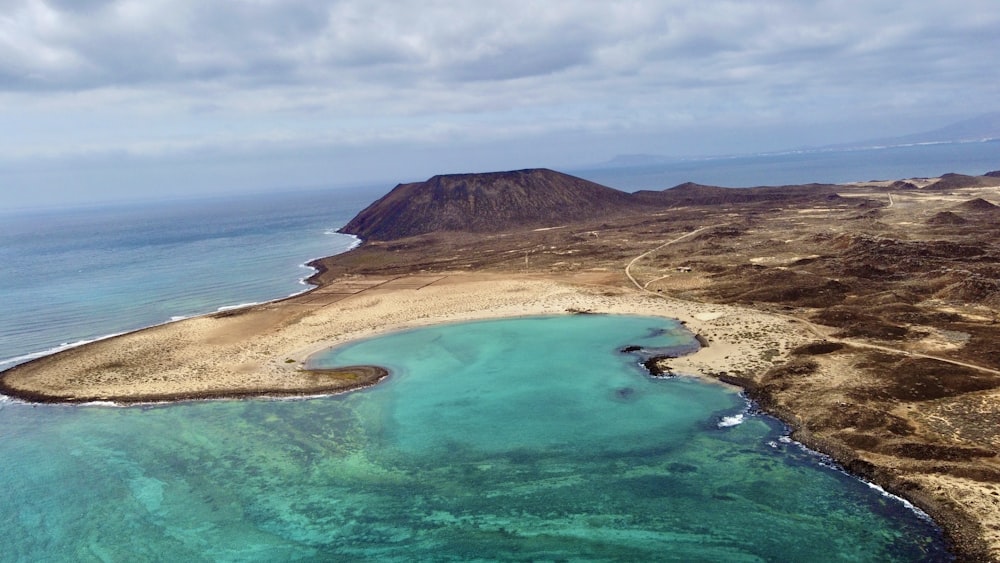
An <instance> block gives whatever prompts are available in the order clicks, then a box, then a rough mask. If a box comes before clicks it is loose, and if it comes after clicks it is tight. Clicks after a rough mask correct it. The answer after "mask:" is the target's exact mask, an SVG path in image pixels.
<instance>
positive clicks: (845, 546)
mask: <svg viewBox="0 0 1000 563" xmlns="http://www.w3.org/2000/svg"><path fill="white" fill-rule="evenodd" d="M626 345H639V346H643V347H646V348H654V347H656V348H660V349H667V350H669V349H671V348H679V349H682V348H686V347H690V346H691V335H690V333H688V332H687V331H686V330H685V329H684V328H683V327H682V326H680V325H679V324H677V323H673V322H671V321H667V320H664V319H659V318H646V317H619V316H603V315H579V316H562V317H540V318H523V319H511V320H501V321H488V322H477V323H465V324H454V325H441V326H434V327H429V328H422V329H419V330H412V331H407V332H400V333H395V334H390V335H387V336H382V337H379V338H374V339H370V340H365V341H359V342H355V343H352V344H349V345H346V346H343V347H340V348H337V349H334V350H331V351H328V352H326V353H324V354H322V355H321V356H319V357H317V358H315V360H314V362H315V363H316V364H317V365H324V366H328V365H338V364H354V363H374V364H380V365H384V366H386V367H389V368H390V369H391V370H392V375H391V377H389V378H388V379H387V380H386V381H385V382H383V383H382V384H380V385H378V386H375V387H372V388H370V389H366V390H363V391H358V392H354V393H348V394H344V395H339V396H333V397H324V398H315V399H308V400H294V401H263V400H248V401H217V402H199V403H184V404H175V405H160V406H148V407H129V408H114V407H102V406H85V407H66V406H45V405H37V406H35V405H25V404H21V403H16V402H9V401H8V402H4V403H0V456H2V458H0V459H3V460H4V462H3V463H4V466H3V471H2V473H0V507H2V508H3V512H2V520H0V537H3V538H5V541H4V543H5V546H4V547H3V553H2V555H0V559H9V560H25V561H28V560H31V561H35V560H84V561H86V560H93V561H97V560H104V561H116V560H117V561H124V560H172V561H176V560H190V561H197V560H240V561H246V560H356V559H361V560H380V561H382V560H386V561H388V560H401V561H402V560H462V561H465V560H476V559H505V560H660V561H663V560H677V561H827V560H842V561H927V560H949V559H950V555H949V554H948V553H947V551H946V549H945V546H944V542H943V541H942V538H941V534H940V532H939V530H938V529H937V528H936V527H935V526H934V525H933V524H932V523H930V522H928V521H927V520H926V519H925V518H922V517H920V516H919V515H917V514H916V513H914V512H913V511H911V510H909V509H907V508H906V506H904V504H903V503H902V502H901V501H899V500H898V499H895V498H892V497H888V496H885V495H883V494H881V493H880V492H879V491H877V490H874V489H872V488H871V487H869V486H868V485H866V484H865V483H863V482H861V481H858V480H856V479H854V478H852V477H850V476H848V475H845V474H844V473H842V472H840V471H838V470H836V469H835V468H832V467H830V466H829V465H828V464H826V463H824V462H823V458H821V457H819V456H817V455H815V454H812V453H810V452H808V451H806V450H804V449H802V448H800V447H798V446H797V445H795V444H794V443H791V442H790V441H788V440H787V439H782V437H783V432H784V429H783V427H782V426H781V424H780V423H778V422H777V421H775V420H773V419H770V418H768V417H764V416H758V415H750V414H747V415H746V416H745V417H744V418H743V421H742V423H740V424H733V425H727V424H726V423H732V422H736V421H738V420H739V417H737V416H736V415H739V414H741V413H743V412H744V411H745V409H746V403H745V401H744V400H743V399H742V398H741V397H740V396H739V395H738V394H737V393H736V392H734V391H732V390H730V389H727V388H723V387H721V386H717V385H710V384H706V383H703V382H700V381H697V380H694V379H688V378H673V379H665V380H664V379H653V378H650V377H649V376H648V375H646V374H645V373H644V371H643V370H642V369H641V367H640V366H639V365H638V363H637V362H638V358H637V357H636V356H635V355H632V354H624V353H621V352H620V349H621V348H623V347H624V346H626ZM723 422H725V423H723ZM720 423H723V424H720Z"/></svg>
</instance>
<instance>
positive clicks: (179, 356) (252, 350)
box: [0, 271, 806, 404]
mask: <svg viewBox="0 0 1000 563" xmlns="http://www.w3.org/2000/svg"><path fill="white" fill-rule="evenodd" d="M321 273H322V272H321V271H320V272H317V274H316V276H317V277H318V276H319V275H321ZM429 278H432V279H429ZM429 278H428V277H427V276H400V277H397V278H395V279H393V280H384V279H374V280H372V279H366V278H360V277H359V278H356V279H355V280H354V282H355V283H356V284H360V285H370V286H371V287H370V288H367V289H364V290H362V291H358V292H356V293H351V294H347V293H338V292H335V291H330V287H331V286H330V285H325V286H319V287H317V288H315V289H312V290H310V291H308V292H306V293H302V294H299V295H296V296H292V297H286V298H282V299H278V300H275V301H271V302H267V303H262V304H259V305H253V306H249V307H244V308H240V309H230V310H225V311H219V312H216V313H210V314H207V315H202V316H198V317H190V318H187V319H182V320H179V321H173V322H169V323H164V324H160V325H155V326H152V327H148V328H145V329H141V330H137V331H134V332H130V333H126V334H123V335H118V336H115V337H112V338H106V339H102V340H96V341H93V342H90V343H87V344H84V345H81V346H77V347H74V348H69V349H66V350H63V351H60V352H58V353H56V354H52V355H48V356H43V357H41V358H37V359H34V360H31V361H29V362H26V363H23V364H19V365H17V366H14V367H12V368H10V369H8V370H6V371H4V372H0V373H2V378H0V392H2V393H4V394H6V395H10V396H12V397H15V398H21V399H26V400H29V401H35V402H63V403H79V402H91V401H111V402H118V403H123V404H124V403H135V402H149V401H165V400H190V399H196V398H222V397H232V398H240V397H261V396H294V395H313V394H324V393H329V392H334V391H343V390H348V389H350V388H353V386H352V385H351V383H350V382H348V381H340V382H338V383H336V384H331V383H329V382H319V381H316V379H315V378H314V377H313V376H311V375H310V374H311V373H313V372H311V370H308V369H306V368H305V365H306V362H307V360H308V358H309V356H311V355H312V354H314V353H316V352H318V351H320V350H323V349H326V348H330V347H332V346H336V345H338V344H342V343H344V342H347V341H350V340H355V339H358V338H364V337H370V336H376V335H379V334H383V333H387V332H393V331H396V330H402V329H407V328H416V327H420V326H426V325H430V324H437V323H442V322H458V321H466V320H477V319H490V318H505V317H516V316H531V315H547V314H566V313H570V312H593V313H610V314H640V315H641V314H650V315H654V316H661V317H665V318H672V319H678V320H680V321H682V322H683V323H684V324H685V325H687V327H688V328H689V329H690V330H691V331H692V332H693V333H694V334H696V335H699V336H701V337H702V338H707V339H708V340H709V341H711V345H710V346H709V347H703V348H702V349H701V350H699V351H698V352H696V353H695V354H692V355H690V356H684V357H681V358H676V359H671V360H670V367H671V370H672V371H675V372H677V373H682V374H686V375H700V374H705V373H718V372H734V371H740V370H744V369H752V368H753V366H762V365H763V363H764V360H762V359H761V358H760V356H761V354H762V352H764V350H763V349H761V345H759V344H755V343H753V342H751V341H745V342H729V341H727V339H726V338H724V337H723V334H722V332H720V330H721V326H719V322H718V321H719V319H722V318H725V317H732V316H734V315H743V316H747V315H749V317H748V318H747V319H746V320H745V321H744V324H745V323H750V324H752V325H753V326H755V327H760V328H762V329H763V328H765V327H767V328H768V329H769V330H770V331H775V330H778V329H779V328H780V327H782V326H783V325H784V324H787V323H785V321H783V320H782V319H779V318H775V319H770V320H768V319H766V318H765V317H766V315H765V314H763V313H759V312H753V311H737V310H736V308H734V307H730V306H724V305H703V304H695V303H691V302H687V301H681V300H676V301H670V302H664V300H663V299H662V298H656V297H650V296H643V295H639V294H637V293H634V292H631V291H630V290H627V289H624V288H610V287H607V286H597V287H588V286H587V285H576V284H574V283H572V282H570V283H566V282H564V281H559V280H556V279H553V277H552V276H538V275H535V276H532V275H523V276H512V275H509V274H503V275H496V274H463V273H458V274H449V275H435V276H430V277H429ZM376 282H377V283H376ZM425 282H429V283H425ZM334 285H335V284H334ZM415 285H419V286H421V287H419V289H413V287H414V286H415ZM702 319H709V320H702ZM313 327H315V328H316V329H317V330H312V328H313ZM716 333H718V334H716ZM792 334H794V331H788V335H789V341H788V343H787V344H786V345H785V348H786V349H790V348H791V347H793V346H794V344H796V343H801V341H803V338H805V337H806V335H801V336H797V337H796V336H792ZM729 340H732V339H729ZM162 342H169V345H168V346H166V347H163V346H161V343H162ZM755 356H756V359H755ZM366 381H368V380H367V379H366Z"/></svg>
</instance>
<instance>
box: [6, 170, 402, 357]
mask: <svg viewBox="0 0 1000 563" xmlns="http://www.w3.org/2000/svg"><path fill="white" fill-rule="evenodd" d="M383 191H384V190H383ZM380 195H381V192H379V191H378V190H361V189H347V190H344V191H316V192H296V193H291V194H289V193H282V194H268V195H254V196H242V197H238V198H233V197H228V198H222V197H218V198H203V199H197V200H188V201H175V202H166V203H162V202H161V203H155V204H150V203H144V204H132V205H122V206H113V207H99V208H82V209H81V208H76V209H54V210H48V211H35V212H31V213H19V214H10V213H8V214H4V215H0V264H2V265H3V268H2V269H0V296H2V300H0V319H2V322H0V369H4V368H8V367H11V366H12V365H15V364H17V363H20V362H23V361H26V360H29V359H31V358H33V357H37V356H38V355H40V354H44V353H47V352H50V351H54V350H58V349H60V348H63V347H66V346H68V345H73V344H78V343H81V342H85V341H88V340H93V339H95V338H100V337H103V336H107V335H110V334H115V333H120V332H124V331H129V330H135V329H138V328H143V327H146V326H151V325H155V324H160V323H164V322H168V321H170V320H176V319H178V318H182V317H186V316H191V315H198V314H204V313H210V312H214V311H216V310H218V309H219V308H224V307H232V306H236V305H240V304H246V303H255V302H261V301H268V300H272V299H278V298H282V297H287V296H289V295H291V294H294V293H297V292H301V291H304V290H306V289H307V286H306V285H305V284H304V283H303V282H302V280H304V279H305V278H306V277H308V276H309V275H310V274H311V273H312V272H313V270H311V269H310V268H307V267H306V266H305V263H306V262H308V261H309V260H311V259H313V258H319V257H322V256H329V255H331V254H337V253H340V252H343V251H345V250H347V249H348V248H350V247H351V246H352V245H354V244H356V242H357V241H356V239H354V238H353V237H350V236H347V235H342V234H338V233H336V232H335V230H336V229H337V228H339V227H341V226H342V225H343V224H344V223H346V222H347V221H348V220H349V219H350V218H351V217H353V216H354V215H355V214H356V213H357V212H358V211H359V210H360V209H362V208H363V207H364V206H365V205H367V204H368V203H370V202H371V200H372V199H374V198H377V197H379V196H380Z"/></svg>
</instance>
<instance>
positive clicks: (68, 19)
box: [0, 0, 1000, 160]
mask: <svg viewBox="0 0 1000 563" xmlns="http://www.w3.org/2000/svg"><path fill="white" fill-rule="evenodd" d="M0 14H3V15H0V131H2V133H0V157H3V158H6V159H7V160H10V159H18V158H30V157H32V156H38V155H48V157H53V156H54V155H55V156H58V155H71V154H74V153H81V154H93V153H94V152H101V151H104V152H106V153H108V154H114V153H115V151H118V152H122V153H124V154H142V155H155V154H170V155H175V154H179V153H183V152H184V151H189V152H195V151H204V150H207V149H208V148H209V147H215V148H216V149H217V150H230V149H233V150H247V151H249V150H257V149H259V150H270V149H273V148H274V147H275V146H277V145H280V146H301V147H308V146H313V147H326V148H327V149H329V150H336V148H337V147H344V146H347V147H360V146H371V147H377V146H388V145H389V144H395V145H407V146H410V147H418V146H420V145H421V143H431V144H436V145H440V146H446V145H448V144H449V143H456V144H468V143H475V142H482V143H489V142H493V141H496V142H502V141H511V142H513V140H514V139H517V138H518V137H519V136H521V137H522V138H523V139H525V140H526V141H525V142H531V139H536V138H545V136H546V135H562V134H567V133H568V132H573V131H576V132H579V134H580V135H597V136H601V135H603V137H602V138H615V137H619V138H622V139H623V142H625V141H624V139H626V138H627V137H628V136H629V135H632V136H633V137H634V138H639V137H640V136H643V137H642V138H647V137H648V138H654V137H655V138H669V136H670V135H671V134H672V133H674V132H684V131H690V130H691V129H692V128H693V127H701V128H703V129H704V130H705V131H712V130H713V128H714V130H717V131H718V136H719V138H726V135H727V133H726V130H727V129H731V128H733V127H734V126H735V127H740V128H744V129H750V128H752V127H753V126H755V125H759V126H760V127H762V128H766V129H767V130H768V131H780V130H782V127H786V126H787V127H786V128H787V129H788V130H789V131H792V130H794V129H796V128H797V129H798V130H802V129H803V128H805V127H808V126H810V125H811V124H823V123H825V124H827V125H829V124H835V123H844V124H845V125H844V126H845V127H847V126H849V125H850V124H855V125H859V124H860V125H864V124H866V123H870V122H873V121H877V120H878V119H888V120H895V121H897V122H902V121H905V118H907V117H908V116H935V115H937V116H956V115H959V114H963V113H965V114H968V113H976V112H980V111H981V112H984V113H985V112H987V111H995V110H997V109H998V107H997V102H996V101H995V100H997V99H1000V83H998V82H997V81H995V80H992V76H993V74H995V70H994V69H993V66H994V64H995V63H994V62H993V59H994V58H995V57H996V53H998V52H1000V34H997V33H996V32H995V30H996V29H997V27H998V24H1000V4H998V3H997V2H996V1H995V0H953V1H951V2H948V3H943V2H939V1H938V0H914V1H911V2H906V3H901V2H898V0H864V1H862V0H838V1H830V0H812V1H802V0H757V1H754V2H749V1H743V0H701V1H695V0H620V1H598V0H575V1H569V0H547V1H544V2H539V1H529V0H505V1H498V2H491V3H473V2H471V1H462V0H451V1H447V0H422V1H416V0H396V1H392V2H376V1H372V0H341V1H335V2H328V1H319V0H281V1H276V0H275V1H268V0H218V1H212V2H205V1H202V0H169V1H168V0H107V1H102V0H0ZM870 127H873V126H872V125H870ZM863 134H867V132H864V133H862V132H861V129H859V133H858V135H863ZM706 138H707V137H706ZM787 139H788V140H787V143H788V144H789V145H794V144H797V141H796V140H795V136H794V133H792V132H789V133H787ZM841 140H843V139H841ZM234 147H235V148H234ZM546 149H547V150H548V149H551V147H546ZM567 150H569V148H567ZM608 150H609V152H610V153H612V154H613V152H614V150H615V149H614V148H609V149H608ZM648 150H649V152H656V151H661V150H667V151H670V150H704V149H703V147H692V146H689V145H688V146H686V145H685V144H684V143H683V142H678V143H676V145H675V146H666V147H659V146H658V147H650V148H649V149H648ZM567 158H568V157H567Z"/></svg>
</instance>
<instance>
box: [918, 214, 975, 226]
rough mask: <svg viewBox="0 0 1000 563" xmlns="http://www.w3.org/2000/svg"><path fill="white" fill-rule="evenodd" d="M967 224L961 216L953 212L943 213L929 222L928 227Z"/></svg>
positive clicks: (936, 215)
mask: <svg viewBox="0 0 1000 563" xmlns="http://www.w3.org/2000/svg"><path fill="white" fill-rule="evenodd" d="M967 222H968V221H966V220H965V219H964V218H963V217H962V216H961V215H958V214H957V213H953V212H951V211H941V212H939V213H936V214H935V215H934V216H933V217H931V218H930V219H928V220H927V224H928V225H963V224H965V223H967Z"/></svg>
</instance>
